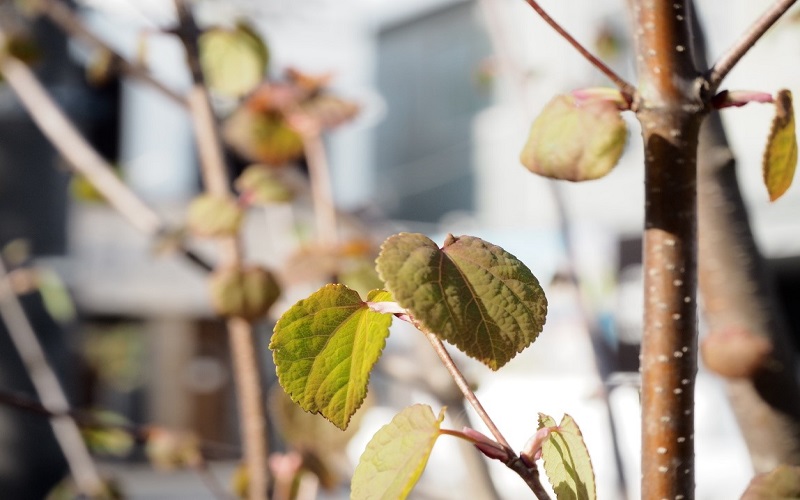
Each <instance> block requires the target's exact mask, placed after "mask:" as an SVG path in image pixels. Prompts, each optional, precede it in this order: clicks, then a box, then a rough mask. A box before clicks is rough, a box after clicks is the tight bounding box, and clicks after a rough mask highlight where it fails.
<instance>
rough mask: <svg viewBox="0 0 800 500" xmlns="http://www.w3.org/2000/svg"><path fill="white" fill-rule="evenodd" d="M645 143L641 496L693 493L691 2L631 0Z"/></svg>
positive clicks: (696, 86) (700, 102)
mask: <svg viewBox="0 0 800 500" xmlns="http://www.w3.org/2000/svg"><path fill="white" fill-rule="evenodd" d="M632 10H633V14H634V26H635V28H636V35H637V36H636V41H637V47H636V51H637V66H638V73H639V95H638V98H637V100H636V102H634V108H635V111H636V114H637V117H638V119H639V121H640V122H641V124H642V135H643V138H644V147H645V235H644V273H645V276H644V283H645V318H644V325H645V326H644V333H643V336H642V353H641V372H642V498H647V499H651V498H653V499H662V498H670V499H679V498H683V499H689V498H693V497H694V415H693V410H694V379H695V373H696V370H697V313H696V310H697V309H696V287H697V268H696V264H697V235H696V228H697V190H696V188H697V183H696V180H697V175H696V174H697V162H696V160H697V142H698V135H699V130H700V123H701V122H702V119H703V117H704V116H705V105H704V101H705V100H707V99H708V97H707V96H705V95H703V94H702V92H703V90H704V88H705V86H704V85H703V82H704V80H703V78H702V77H701V75H700V74H699V72H698V71H697V69H696V68H695V66H694V62H693V50H692V46H691V37H690V19H689V17H690V16H689V10H688V5H687V1H686V0H678V1H676V0H669V1H666V0H633V2H632Z"/></svg>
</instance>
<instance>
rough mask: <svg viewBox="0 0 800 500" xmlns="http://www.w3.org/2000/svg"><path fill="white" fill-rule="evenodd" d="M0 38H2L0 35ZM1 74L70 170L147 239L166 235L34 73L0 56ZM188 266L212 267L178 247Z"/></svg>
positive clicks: (159, 222)
mask: <svg viewBox="0 0 800 500" xmlns="http://www.w3.org/2000/svg"><path fill="white" fill-rule="evenodd" d="M0 38H2V34H1V33H0ZM0 74H2V75H3V77H4V79H5V81H6V83H7V84H8V86H9V87H10V88H11V90H13V91H14V93H15V94H16V95H17V97H18V98H19V100H20V102H21V103H22V105H23V107H24V108H25V109H26V111H27V112H28V114H29V115H30V116H31V118H32V119H33V121H34V122H35V123H36V125H37V126H38V127H39V129H40V130H41V131H42V133H43V134H44V135H45V137H47V139H48V140H49V141H50V143H51V144H52V145H53V146H54V147H55V148H56V150H58V152H59V153H60V154H61V155H62V156H63V157H64V158H66V159H67V161H68V163H69V165H70V167H71V168H72V169H73V170H74V171H75V172H76V173H79V174H81V175H83V176H84V177H85V178H86V180H87V181H88V182H89V183H90V184H91V185H92V186H93V187H94V188H95V189H97V191H98V192H99V193H100V194H101V195H102V196H103V198H105V199H106V200H107V201H108V202H109V204H111V206H112V207H114V208H115V209H116V210H117V211H118V212H119V213H120V214H121V215H122V216H123V217H125V218H126V219H127V220H128V222H130V223H131V224H132V225H133V226H134V227H135V228H136V229H138V230H139V231H141V232H143V233H145V234H147V235H149V236H160V235H162V234H166V233H167V231H168V230H167V227H166V225H165V224H164V222H163V221H162V219H161V217H160V216H159V215H158V213H156V212H155V211H154V210H153V209H151V208H150V207H149V206H147V204H145V203H144V202H143V201H142V200H141V199H140V198H139V197H138V196H136V194H135V193H134V192H133V191H131V189H130V188H129V187H128V186H127V185H125V183H123V182H122V181H121V180H120V179H119V178H118V177H117V176H116V175H115V174H114V172H113V169H112V167H111V165H109V164H108V162H106V161H105V160H104V159H103V157H102V156H100V154H99V153H97V151H95V150H94V149H93V148H92V147H91V146H90V145H89V143H88V142H87V141H86V139H84V138H83V137H82V136H81V135H80V133H79V132H78V129H77V128H76V127H75V125H73V124H72V122H71V121H70V120H69V118H67V116H66V114H65V113H64V112H63V111H62V110H61V108H60V106H59V105H58V104H57V103H56V102H55V100H53V98H52V97H51V96H50V94H49V93H48V92H47V90H46V89H45V88H44V86H43V85H42V84H41V83H40V82H39V80H37V79H36V76H35V75H34V74H33V72H32V71H31V70H30V69H29V68H28V67H27V66H26V65H25V64H24V63H22V62H21V61H19V60H18V59H16V58H14V57H12V56H10V55H6V54H0ZM180 251H181V253H183V255H184V256H185V257H187V258H188V259H189V261H190V262H192V263H194V264H195V265H197V266H198V267H200V268H202V269H203V270H205V271H208V270H210V269H211V266H210V265H209V264H208V263H207V262H205V260H204V259H203V258H201V257H200V256H198V255H197V254H196V253H194V252H193V251H191V250H190V249H188V248H186V247H184V246H183V245H181V246H180Z"/></svg>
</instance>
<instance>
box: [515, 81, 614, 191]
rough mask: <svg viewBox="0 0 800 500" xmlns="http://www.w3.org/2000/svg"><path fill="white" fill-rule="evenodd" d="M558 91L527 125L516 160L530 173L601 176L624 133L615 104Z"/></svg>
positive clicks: (609, 166)
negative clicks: (522, 145) (579, 97)
mask: <svg viewBox="0 0 800 500" xmlns="http://www.w3.org/2000/svg"><path fill="white" fill-rule="evenodd" d="M592 95H599V94H598V92H597V91H595V92H593V93H592V94H590V95H589V98H586V99H578V98H576V97H575V96H574V95H559V96H556V97H554V98H553V100H551V101H550V102H549V103H547V105H546V106H545V107H544V109H543V110H542V112H541V113H540V114H539V116H538V117H537V118H536V120H534V122H533V125H531V130H530V133H529V135H528V140H527V142H526V143H525V147H524V148H523V149H522V153H521V154H520V161H521V162H522V164H523V165H525V167H526V168H527V169H528V170H530V171H531V172H533V173H535V174H539V175H543V176H545V177H550V178H553V179H561V180H567V181H586V180H592V179H597V178H600V177H603V176H604V175H606V174H607V173H609V172H610V171H611V169H612V168H614V166H615V165H616V164H617V162H618V161H619V158H620V156H622V151H623V149H624V148H625V140H626V138H627V135H628V131H627V127H626V126H625V121H624V120H623V119H622V116H621V114H620V110H619V104H618V103H617V102H616V101H615V100H614V99H612V98H593V97H592Z"/></svg>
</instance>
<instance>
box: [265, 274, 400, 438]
mask: <svg viewBox="0 0 800 500" xmlns="http://www.w3.org/2000/svg"><path fill="white" fill-rule="evenodd" d="M367 300H368V301H369V302H387V301H391V300H392V297H391V295H390V294H389V293H388V292H385V291H383V290H373V291H372V292H370V293H369V296H368V297H367ZM391 323H392V316H391V315H389V314H380V313H376V312H374V311H371V310H370V309H369V307H368V306H367V303H366V302H364V301H362V300H361V297H360V296H359V295H358V292H356V291H354V290H351V289H349V288H347V287H346V286H344V285H326V286H324V287H322V288H320V289H319V290H318V291H316V292H314V293H313V294H312V295H311V296H309V297H308V298H306V299H303V300H301V301H299V302H298V303H297V304H295V305H294V306H292V307H291V308H290V309H289V310H288V311H286V312H285V313H284V314H283V316H281V318H280V319H279V320H278V323H277V324H276V325H275V331H274V333H273V335H272V341H271V342H270V345H269V348H270V349H272V351H273V352H272V356H273V359H274V361H275V366H276V369H277V372H278V382H280V384H281V386H282V387H283V389H284V390H285V391H286V393H287V394H289V396H290V397H291V398H292V400H293V401H294V402H296V403H297V404H299V405H300V406H301V407H302V408H303V409H304V410H306V411H309V412H312V413H320V414H322V416H324V417H325V418H327V419H328V420H330V421H331V422H333V424H334V425H336V426H337V427H339V428H340V429H346V428H347V425H348V424H349V423H350V417H352V416H353V414H354V413H355V412H356V410H358V408H359V407H360V406H361V403H363V401H364V398H365V397H366V395H367V385H368V383H369V373H370V370H372V367H373V366H374V365H375V363H376V362H377V361H378V358H379V357H380V355H381V352H382V351H383V347H384V346H385V345H386V337H387V336H388V335H389V325H391Z"/></svg>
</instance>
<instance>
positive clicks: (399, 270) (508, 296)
mask: <svg viewBox="0 0 800 500" xmlns="http://www.w3.org/2000/svg"><path fill="white" fill-rule="evenodd" d="M377 269H378V273H379V274H380V276H381V278H382V279H383V281H384V282H385V283H386V288H387V289H388V290H389V291H390V292H391V293H392V295H393V296H394V297H395V300H397V303H398V304H400V305H401V306H402V307H404V308H406V309H408V310H409V311H410V312H411V314H412V315H413V316H414V318H415V319H416V320H417V321H419V322H420V324H421V325H422V326H424V327H425V328H426V329H427V330H428V331H430V332H431V333H434V334H436V335H437V336H439V337H440V338H442V339H443V340H446V341H448V342H450V343H451V344H454V345H455V346H456V347H458V348H459V349H461V350H462V351H464V352H465V353H466V354H467V355H468V356H471V357H473V358H475V359H477V360H478V361H480V362H482V363H484V364H486V365H487V366H488V367H489V368H491V369H493V370H497V369H498V368H500V367H501V366H503V365H504V364H506V363H507V362H508V361H510V360H511V359H512V358H513V357H514V356H516V355H517V353H519V352H521V351H522V350H523V349H524V348H526V347H527V346H529V345H530V344H531V343H532V342H533V341H534V340H536V337H537V336H538V335H539V333H540V332H541V331H542V327H543V326H544V322H545V317H546V315H547V299H546V298H545V296H544V291H543V290H542V288H541V286H540V285H539V281H538V280H537V279H536V277H535V276H534V275H533V273H531V271H530V270H529V269H528V268H527V267H526V266H525V265H524V264H523V263H522V262H520V261H519V260H518V259H517V258H516V257H514V256H513V255H511V254H510V253H508V252H506V251H505V250H503V249H502V248H500V247H498V246H495V245H492V244H490V243H488V242H486V241H483V240H481V239H480V238H475V237H472V236H461V237H458V238H455V237H453V236H448V238H447V240H446V241H445V244H444V247H443V248H442V249H439V247H438V246H437V245H436V243H434V242H433V241H431V240H430V239H429V238H427V237H426V236H424V235H422V234H410V233H401V234H397V235H395V236H392V237H390V238H389V239H387V240H386V241H385V242H384V244H383V247H382V248H381V253H380V255H379V256H378V259H377Z"/></svg>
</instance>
